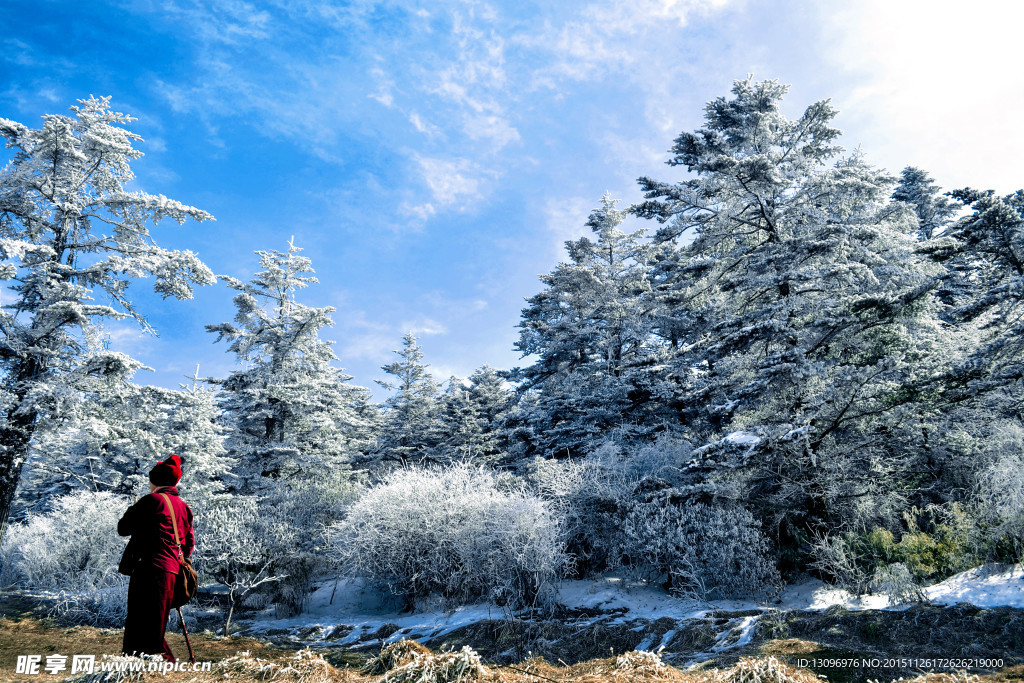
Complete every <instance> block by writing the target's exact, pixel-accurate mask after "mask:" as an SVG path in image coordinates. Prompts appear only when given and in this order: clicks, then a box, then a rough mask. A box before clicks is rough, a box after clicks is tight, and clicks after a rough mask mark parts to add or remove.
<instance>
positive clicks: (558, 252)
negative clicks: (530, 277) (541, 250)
mask: <svg viewBox="0 0 1024 683" xmlns="http://www.w3.org/2000/svg"><path fill="white" fill-rule="evenodd" d="M597 203H598V202H597V199H587V198H585V197H565V198H563V197H551V198H549V199H548V200H547V201H546V202H545V203H544V220H545V225H546V226H547V229H548V232H549V233H550V234H551V236H552V238H553V239H552V242H551V244H550V246H549V249H550V250H551V251H550V252H549V254H548V255H547V256H548V258H551V257H552V256H554V257H555V258H556V259H557V260H562V259H564V258H565V243H566V241H568V240H573V239H579V238H580V237H583V236H585V235H590V234H591V231H590V228H588V227H587V226H586V222H587V217H588V216H590V212H591V211H592V210H593V209H594V207H596V206H597Z"/></svg>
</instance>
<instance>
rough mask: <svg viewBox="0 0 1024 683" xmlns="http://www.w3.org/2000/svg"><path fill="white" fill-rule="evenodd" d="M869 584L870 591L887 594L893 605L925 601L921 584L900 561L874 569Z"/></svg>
mask: <svg viewBox="0 0 1024 683" xmlns="http://www.w3.org/2000/svg"><path fill="white" fill-rule="evenodd" d="M869 586H870V588H871V592H872V593H876V594H878V595H885V596H887V597H888V598H889V600H891V601H892V603H893V604H894V605H901V604H905V603H910V602H926V601H927V598H926V597H925V594H924V591H922V590H921V586H919V585H918V583H917V581H915V580H914V575H913V574H911V573H910V570H909V569H907V566H906V565H905V564H903V563H902V562H895V563H893V564H889V565H884V566H881V567H878V568H877V569H875V573H874V575H873V576H872V577H871V583H870V584H869Z"/></svg>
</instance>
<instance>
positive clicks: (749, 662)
mask: <svg viewBox="0 0 1024 683" xmlns="http://www.w3.org/2000/svg"><path fill="white" fill-rule="evenodd" d="M714 680H715V681H718V682H719V683H821V679H820V678H818V677H817V676H815V675H814V674H813V673H811V672H810V671H806V670H804V669H796V668H794V667H792V666H790V665H788V664H786V663H785V662H784V661H782V660H781V659H776V658H775V657H763V658H754V657H744V658H742V659H740V660H739V661H738V662H736V664H735V665H734V666H733V667H731V668H729V669H726V670H725V671H719V672H716V673H715V675H714Z"/></svg>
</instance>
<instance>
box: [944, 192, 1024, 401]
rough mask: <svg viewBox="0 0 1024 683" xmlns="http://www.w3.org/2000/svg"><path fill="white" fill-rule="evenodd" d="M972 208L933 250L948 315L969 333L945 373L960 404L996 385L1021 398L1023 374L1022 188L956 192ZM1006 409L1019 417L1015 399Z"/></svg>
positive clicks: (950, 395)
mask: <svg viewBox="0 0 1024 683" xmlns="http://www.w3.org/2000/svg"><path fill="white" fill-rule="evenodd" d="M953 196H954V198H956V199H958V200H959V201H961V202H962V203H963V204H965V205H966V206H968V207H969V208H970V210H971V212H970V213H969V214H968V215H966V216H964V217H963V218H962V219H960V220H959V221H957V222H956V223H955V224H954V225H953V226H951V228H950V229H949V230H948V232H949V239H948V240H947V241H946V242H945V243H942V244H938V245H936V246H935V248H934V249H932V250H931V251H930V253H931V254H933V255H934V256H935V258H937V259H939V260H942V261H944V262H945V265H946V267H947V271H948V276H947V277H946V278H945V281H944V285H945V287H944V290H943V294H945V295H946V296H945V297H944V301H945V302H946V303H947V304H948V305H949V308H948V311H947V315H946V318H947V319H948V320H950V321H951V322H954V323H956V324H957V325H958V326H959V327H960V328H961V329H962V330H964V331H965V332H966V333H967V334H968V335H969V337H970V341H969V344H970V346H971V348H970V350H969V351H968V352H967V353H966V355H965V357H964V358H962V359H961V361H960V362H959V363H958V366H957V367H956V368H955V370H954V372H952V373H951V374H950V375H949V376H948V377H946V378H944V385H943V389H944V390H945V394H946V398H947V399H949V400H951V401H954V402H959V401H961V400H965V399H968V398H971V397H973V396H975V395H977V394H979V393H983V392H987V391H990V390H994V389H1000V390H1004V391H1007V392H1010V394H1011V395H1014V396H1018V397H1019V396H1020V395H1021V381H1022V379H1024V361H1022V359H1024V323H1022V322H1021V319H1022V313H1024V190H1018V191H1017V192H1015V193H1013V194H1010V195H1007V196H1004V197H1000V196H997V195H996V194H995V193H994V192H992V191H991V190H990V191H987V192H979V191H977V190H972V189H970V188H965V189H962V190H957V191H955V192H953ZM1011 403H1013V404H1015V405H1014V407H1013V408H1011V409H1010V410H1011V411H1012V413H1013V414H1014V415H1015V416H1016V418H1017V419H1019V417H1020V412H1019V407H1017V406H1019V401H1011Z"/></svg>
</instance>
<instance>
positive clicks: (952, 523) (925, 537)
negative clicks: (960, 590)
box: [811, 503, 980, 594]
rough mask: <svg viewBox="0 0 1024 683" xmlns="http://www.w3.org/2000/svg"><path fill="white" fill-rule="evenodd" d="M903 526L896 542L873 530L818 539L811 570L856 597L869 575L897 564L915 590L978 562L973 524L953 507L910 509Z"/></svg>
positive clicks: (892, 536) (886, 532) (888, 534)
mask: <svg viewBox="0 0 1024 683" xmlns="http://www.w3.org/2000/svg"><path fill="white" fill-rule="evenodd" d="M919 522H920V525H919ZM904 525H905V529H903V530H902V535H901V536H900V537H899V540H897V538H896V534H894V533H893V532H892V531H890V530H889V529H884V528H882V527H877V526H876V527H875V528H873V529H872V530H871V531H868V532H866V533H859V534H858V533H852V532H847V533H845V534H842V535H831V536H824V537H822V538H820V539H818V540H817V541H816V542H815V543H814V545H813V547H812V551H811V554H812V557H813V558H814V560H813V562H812V566H813V567H815V568H816V569H818V570H819V571H820V572H821V574H822V578H825V579H826V580H830V581H834V582H835V583H837V584H838V585H840V586H842V587H843V588H846V589H847V590H850V591H853V592H855V593H857V594H861V593H863V592H864V591H865V590H866V589H868V588H869V586H868V583H869V582H871V581H872V580H873V578H872V577H873V576H874V574H875V572H876V571H878V570H880V569H884V568H886V567H889V566H890V565H895V564H899V565H900V566H901V567H903V568H904V569H905V570H906V571H908V572H909V574H910V576H911V578H912V580H913V581H914V582H915V583H916V584H927V583H931V582H935V581H940V580H942V579H945V578H947V577H949V576H952V575H953V574H956V573H958V572H961V571H964V570H965V569H969V568H971V567H973V566H975V565H976V564H977V563H978V562H979V561H980V558H979V552H978V548H977V542H976V541H975V540H974V539H975V538H976V537H977V536H978V531H977V528H976V526H975V522H974V520H973V518H972V517H971V516H970V515H968V514H967V513H966V512H965V511H964V509H963V508H962V507H960V506H959V505H957V504H956V503H952V504H949V505H942V506H938V505H931V506H929V507H927V508H926V509H924V510H919V509H917V508H913V509H912V510H911V512H909V513H904ZM922 526H924V527H925V528H924V529H922V528H921V527H922ZM925 529H927V530H925Z"/></svg>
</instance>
